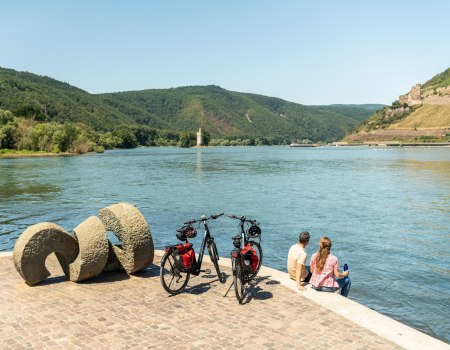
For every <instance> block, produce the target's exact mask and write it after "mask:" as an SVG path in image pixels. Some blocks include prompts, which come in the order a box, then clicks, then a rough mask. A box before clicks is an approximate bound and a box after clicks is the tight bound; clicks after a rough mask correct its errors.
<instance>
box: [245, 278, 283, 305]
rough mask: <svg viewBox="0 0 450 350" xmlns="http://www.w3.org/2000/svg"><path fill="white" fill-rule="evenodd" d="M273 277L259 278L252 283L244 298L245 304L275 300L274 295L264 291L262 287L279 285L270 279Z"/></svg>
mask: <svg viewBox="0 0 450 350" xmlns="http://www.w3.org/2000/svg"><path fill="white" fill-rule="evenodd" d="M270 277H271V276H257V277H255V278H254V279H253V280H252V281H250V285H249V288H248V290H247V294H246V295H245V297H244V300H243V302H242V303H243V304H248V303H250V302H251V301H252V300H268V299H272V298H273V293H272V292H269V291H268V290H266V289H264V288H263V287H262V285H264V284H265V285H277V284H280V282H278V281H274V280H272V279H270Z"/></svg>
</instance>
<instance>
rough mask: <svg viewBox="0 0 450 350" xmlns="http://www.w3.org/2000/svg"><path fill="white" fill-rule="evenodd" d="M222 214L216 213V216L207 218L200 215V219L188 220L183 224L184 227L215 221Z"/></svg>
mask: <svg viewBox="0 0 450 350" xmlns="http://www.w3.org/2000/svg"><path fill="white" fill-rule="evenodd" d="M222 215H223V213H217V214H213V215H211V216H210V217H207V216H206V215H202V217H201V218H200V219H196V220H189V221H186V222H185V225H190V224H194V223H196V222H203V221H208V220H210V219H212V220H216V219H217V218H218V217H220V216H222Z"/></svg>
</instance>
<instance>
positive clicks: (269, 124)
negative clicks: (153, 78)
mask: <svg viewBox="0 0 450 350" xmlns="http://www.w3.org/2000/svg"><path fill="white" fill-rule="evenodd" d="M98 96H99V97H102V98H103V101H104V102H105V103H106V104H108V105H109V106H114V107H115V108H118V109H120V110H121V111H123V112H124V113H127V108H128V107H129V106H133V107H134V108H136V109H139V110H143V111H145V112H147V113H148V115H151V116H160V118H161V119H162V120H163V121H164V122H165V123H166V124H167V125H168V126H169V127H170V128H171V129H174V130H183V129H196V128H198V127H202V128H204V129H205V130H208V131H209V132H210V133H211V135H212V136H213V137H223V136H225V137H230V136H241V137H249V136H252V137H267V136H270V137H283V138H287V139H289V140H294V139H305V138H308V139H311V140H315V141H320V140H330V139H335V138H337V137H339V135H344V134H345V132H346V131H347V130H349V129H351V128H352V127H354V126H355V125H356V124H358V122H359V121H360V120H361V119H362V118H366V117H367V116H368V115H370V114H371V111H370V108H367V107H366V106H363V107H360V106H345V105H342V106H304V105H300V104H296V103H292V102H287V101H284V100H282V99H279V98H274V97H266V96H261V95H255V94H248V93H238V92H233V91H228V90H225V89H222V88H220V87H218V86H190V87H180V88H175V89H166V90H143V91H129V92H120V93H110V94H102V95H98ZM131 117H133V118H134V119H135V121H136V122H138V123H139V124H149V125H151V124H152V123H153V119H152V118H151V117H149V118H146V117H145V116H143V115H141V116H137V115H134V116H131Z"/></svg>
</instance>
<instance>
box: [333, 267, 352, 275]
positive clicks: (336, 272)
mask: <svg viewBox="0 0 450 350" xmlns="http://www.w3.org/2000/svg"><path fill="white" fill-rule="evenodd" d="M349 273H350V270H347V271H344V272H343V273H341V272H339V269H338V267H337V264H336V266H335V267H334V276H335V277H336V278H342V277H347V276H348V274H349Z"/></svg>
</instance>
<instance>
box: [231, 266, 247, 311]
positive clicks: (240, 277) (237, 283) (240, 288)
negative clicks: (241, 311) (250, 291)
mask: <svg viewBox="0 0 450 350" xmlns="http://www.w3.org/2000/svg"><path fill="white" fill-rule="evenodd" d="M233 265H234V270H233V282H234V292H235V293H236V298H237V300H238V301H239V304H242V302H243V301H244V298H245V295H246V283H245V277H244V271H243V269H242V266H241V261H240V260H234V261H233Z"/></svg>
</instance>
